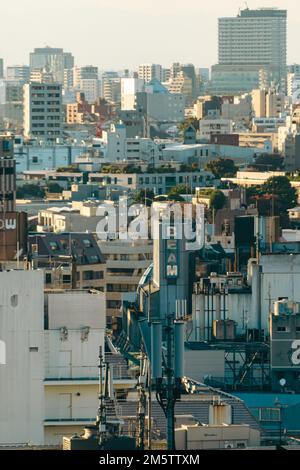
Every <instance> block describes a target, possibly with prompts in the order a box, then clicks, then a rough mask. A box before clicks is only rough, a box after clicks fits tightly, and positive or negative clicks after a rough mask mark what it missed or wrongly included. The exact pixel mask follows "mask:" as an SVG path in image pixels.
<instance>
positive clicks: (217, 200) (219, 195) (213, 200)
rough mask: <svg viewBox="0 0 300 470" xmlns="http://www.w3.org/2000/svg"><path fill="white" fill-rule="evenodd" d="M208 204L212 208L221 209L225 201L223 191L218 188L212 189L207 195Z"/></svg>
mask: <svg viewBox="0 0 300 470" xmlns="http://www.w3.org/2000/svg"><path fill="white" fill-rule="evenodd" d="M209 201H210V206H211V208H212V209H214V210H216V211H217V210H219V209H222V208H223V207H224V205H225V202H226V197H225V195H224V193H223V192H222V191H220V190H218V189H215V190H214V191H212V193H211V194H210V197H209Z"/></svg>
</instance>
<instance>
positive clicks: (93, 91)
mask: <svg viewBox="0 0 300 470" xmlns="http://www.w3.org/2000/svg"><path fill="white" fill-rule="evenodd" d="M78 88H79V90H80V91H81V92H82V93H84V98H85V100H86V101H87V102H88V103H89V104H93V103H95V101H96V100H97V99H98V98H99V96H100V81H99V80H98V78H81V79H80V80H79V83H78Z"/></svg>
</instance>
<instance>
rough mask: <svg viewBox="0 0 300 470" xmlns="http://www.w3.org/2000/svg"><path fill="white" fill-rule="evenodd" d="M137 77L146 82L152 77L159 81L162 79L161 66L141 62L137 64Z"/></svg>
mask: <svg viewBox="0 0 300 470" xmlns="http://www.w3.org/2000/svg"><path fill="white" fill-rule="evenodd" d="M138 77H139V78H140V79H142V80H144V81H145V82H146V83H147V82H151V80H153V79H154V78H155V79H156V80H159V81H160V82H161V81H162V79H163V74H162V66H161V65H160V64H141V65H139V71H138Z"/></svg>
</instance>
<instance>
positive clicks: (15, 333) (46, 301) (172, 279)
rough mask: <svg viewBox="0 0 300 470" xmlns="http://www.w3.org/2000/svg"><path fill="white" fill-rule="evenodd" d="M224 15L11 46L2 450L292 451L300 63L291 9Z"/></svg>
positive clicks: (1, 111) (2, 253)
mask: <svg viewBox="0 0 300 470" xmlns="http://www.w3.org/2000/svg"><path fill="white" fill-rule="evenodd" d="M83 13H84V12H83ZM201 21H205V17H204V18H202V19H201ZM100 26H101V25H100ZM100 26H99V27H100ZM218 26H219V31H218V63H217V64H214V65H213V66H212V67H211V69H209V68H205V67H203V64H201V63H197V64H193V63H190V62H188V61H190V58H189V57H188V54H187V56H186V59H187V62H185V61H183V60H182V59H181V57H180V59H181V61H175V60H176V58H175V59H172V58H171V59H170V62H169V63H168V64H166V63H165V64H158V63H156V62H153V63H152V62H147V60H149V58H147V57H145V58H144V59H143V60H145V62H143V63H141V64H140V65H138V66H137V67H136V68H135V69H131V68H127V67H126V68H124V64H120V69H119V70H111V69H105V68H103V67H102V66H101V62H100V63H97V64H96V63H86V62H85V63H83V64H78V62H77V60H76V57H74V56H73V54H72V53H71V52H65V50H64V49H63V48H54V47H49V46H45V47H38V48H35V49H34V50H33V51H32V52H30V56H29V62H28V63H26V64H25V65H22V64H15V65H13V64H14V63H15V62H14V58H13V57H12V58H11V63H8V64H7V63H5V65H6V67H4V66H3V60H2V59H0V449H2V448H18V449H19V448H22V449H28V448H30V449H32V448H37V449H44V448H46V449H49V448H51V449H52V448H54V449H64V450H78V449H96V450H108V451H110V450H113V449H118V450H120V451H121V450H127V451H128V450H132V451H134V450H135V449H139V450H143V451H145V452H146V451H148V450H163V451H165V452H166V453H167V451H175V447H176V451H183V450H184V451H188V452H191V451H192V450H197V451H199V450H202V449H224V450H225V449H236V450H238V449H257V448H260V447H263V448H270V449H271V448H275V447H277V448H284V449H290V448H291V449H295V448H297V447H299V439H300V428H299V422H300V379H299V378H300V290H299V283H300V63H299V64H298V63H295V64H290V65H287V59H286V57H287V41H286V37H287V11H286V10H282V9H275V8H260V9H255V10H254V9H249V8H245V9H242V10H240V11H239V13H238V15H237V16H232V17H231V16H228V17H222V18H219V23H218ZM79 33H80V32H77V34H79ZM116 33H117V31H116V30H114V34H116ZM191 37H192V35H190V36H189V37H188V38H183V39H182V41H183V42H184V41H185V48H188V47H189V43H188V41H191V40H192V39H191ZM84 40H85V39H84V38H82V41H84ZM136 40H142V38H139V37H137V38H136ZM207 40H209V38H207ZM100 44H101V42H100V39H99V45H100ZM4 46H5V44H4ZM121 46H122V42H121V41H120V47H121ZM86 47H89V44H88V42H87V45H86ZM109 47H112V46H111V45H110V46H109ZM201 47H205V42H204V43H203V44H202V43H201ZM201 47H200V55H199V57H200V58H201ZM186 50H188V49H186ZM100 52H101V49H100V47H99V58H98V59H97V60H98V62H99V61H101V53H100ZM1 54H2V52H1ZM178 58H179V54H178ZM134 59H136V58H134ZM95 60H96V59H95ZM152 60H153V61H156V60H159V58H158V57H157V59H155V57H154V58H152V59H151V61H152ZM173 60H174V62H173ZM5 62H6V60H5ZM3 345H4V346H5V348H4V346H3ZM1 348H2V349H1ZM3 349H5V353H6V358H7V364H5V361H4V360H3V354H2V355H1V352H3ZM166 455H167V454H166ZM174 455H175V454H174ZM176 455H177V454H176Z"/></svg>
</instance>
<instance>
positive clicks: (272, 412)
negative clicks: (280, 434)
mask: <svg viewBox="0 0 300 470" xmlns="http://www.w3.org/2000/svg"><path fill="white" fill-rule="evenodd" d="M259 420H260V421H277V422H278V421H280V408H260V410H259Z"/></svg>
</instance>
